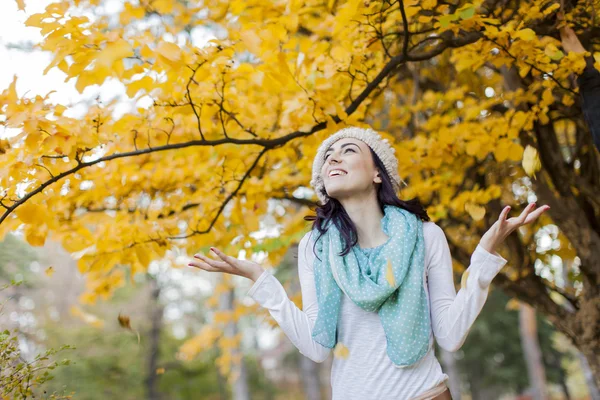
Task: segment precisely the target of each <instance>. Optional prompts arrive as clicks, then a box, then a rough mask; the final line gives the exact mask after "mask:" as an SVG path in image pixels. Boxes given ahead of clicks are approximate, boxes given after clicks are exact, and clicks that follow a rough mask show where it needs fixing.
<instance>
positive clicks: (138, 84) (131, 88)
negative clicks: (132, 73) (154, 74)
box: [127, 76, 154, 97]
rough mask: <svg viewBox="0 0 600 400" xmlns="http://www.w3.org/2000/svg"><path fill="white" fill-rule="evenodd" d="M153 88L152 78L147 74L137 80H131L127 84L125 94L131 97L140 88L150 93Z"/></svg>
mask: <svg viewBox="0 0 600 400" xmlns="http://www.w3.org/2000/svg"><path fill="white" fill-rule="evenodd" d="M153 88H154V79H152V78H151V77H149V76H144V77H143V78H142V79H138V80H137V81H133V82H131V83H130V84H129V85H127V96H129V97H133V96H135V95H136V94H137V92H139V91H140V90H145V91H146V93H150V91H151V90H152V89H153Z"/></svg>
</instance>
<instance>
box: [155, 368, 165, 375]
mask: <svg viewBox="0 0 600 400" xmlns="http://www.w3.org/2000/svg"><path fill="white" fill-rule="evenodd" d="M164 373H165V369H164V368H156V375H162V374H164Z"/></svg>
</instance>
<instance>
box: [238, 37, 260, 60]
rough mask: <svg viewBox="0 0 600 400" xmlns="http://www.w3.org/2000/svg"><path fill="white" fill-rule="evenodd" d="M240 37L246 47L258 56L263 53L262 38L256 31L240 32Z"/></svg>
mask: <svg viewBox="0 0 600 400" xmlns="http://www.w3.org/2000/svg"><path fill="white" fill-rule="evenodd" d="M240 38H241V39H242V42H243V43H244V45H245V46H246V48H247V49H248V50H249V51H250V52H251V53H252V54H255V55H257V56H260V55H261V51H260V44H261V42H262V40H261V39H260V37H259V36H258V35H257V34H256V33H255V32H254V31H244V32H242V33H241V34H240Z"/></svg>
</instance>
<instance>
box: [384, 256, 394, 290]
mask: <svg viewBox="0 0 600 400" xmlns="http://www.w3.org/2000/svg"><path fill="white" fill-rule="evenodd" d="M385 279H386V280H387V281H388V283H389V284H390V286H391V287H396V280H395V279H394V270H393V268H392V261H391V260H390V259H389V258H388V262H387V268H386V270H385Z"/></svg>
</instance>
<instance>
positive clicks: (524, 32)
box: [512, 28, 537, 41]
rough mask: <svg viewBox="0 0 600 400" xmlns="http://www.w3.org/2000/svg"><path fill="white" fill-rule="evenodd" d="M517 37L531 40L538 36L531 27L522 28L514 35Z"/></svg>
mask: <svg viewBox="0 0 600 400" xmlns="http://www.w3.org/2000/svg"><path fill="white" fill-rule="evenodd" d="M512 37H513V38H515V39H521V40H525V41H531V40H533V39H535V38H536V37H537V35H536V33H535V32H534V31H533V30H532V29H529V28H525V29H521V30H520V31H517V32H516V33H515V34H513V35H512Z"/></svg>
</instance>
